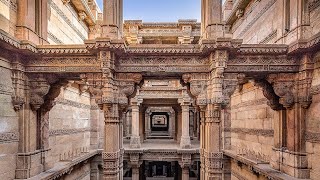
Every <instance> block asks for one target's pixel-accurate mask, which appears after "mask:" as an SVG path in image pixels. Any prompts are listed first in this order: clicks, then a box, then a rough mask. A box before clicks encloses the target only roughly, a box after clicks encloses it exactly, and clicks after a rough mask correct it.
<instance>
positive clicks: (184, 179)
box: [182, 167, 189, 180]
mask: <svg viewBox="0 0 320 180" xmlns="http://www.w3.org/2000/svg"><path fill="white" fill-rule="evenodd" d="M182 180H189V167H183V168H182Z"/></svg>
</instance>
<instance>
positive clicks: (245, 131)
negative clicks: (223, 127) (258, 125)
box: [230, 128, 274, 137]
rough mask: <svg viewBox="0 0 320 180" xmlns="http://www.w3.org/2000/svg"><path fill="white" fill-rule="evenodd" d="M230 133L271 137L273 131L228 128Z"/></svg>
mask: <svg viewBox="0 0 320 180" xmlns="http://www.w3.org/2000/svg"><path fill="white" fill-rule="evenodd" d="M230 132H232V133H239V134H248V135H257V136H266V137H273V135H274V130H273V129H247V128H230Z"/></svg>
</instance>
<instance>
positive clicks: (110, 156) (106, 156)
mask: <svg viewBox="0 0 320 180" xmlns="http://www.w3.org/2000/svg"><path fill="white" fill-rule="evenodd" d="M118 158H119V152H102V159H103V160H104V161H106V160H111V161H115V160H117V159H118Z"/></svg>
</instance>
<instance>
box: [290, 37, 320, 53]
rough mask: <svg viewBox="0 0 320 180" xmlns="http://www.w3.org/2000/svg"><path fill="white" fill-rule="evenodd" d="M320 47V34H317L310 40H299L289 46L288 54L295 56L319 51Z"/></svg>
mask: <svg viewBox="0 0 320 180" xmlns="http://www.w3.org/2000/svg"><path fill="white" fill-rule="evenodd" d="M319 47H320V33H317V34H315V35H314V36H312V37H311V38H310V39H309V40H299V41H296V42H294V43H292V44H290V45H289V48H288V53H289V54H295V53H301V52H306V51H310V50H313V49H318V48H319Z"/></svg>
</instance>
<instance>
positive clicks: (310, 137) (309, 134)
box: [305, 131, 320, 143]
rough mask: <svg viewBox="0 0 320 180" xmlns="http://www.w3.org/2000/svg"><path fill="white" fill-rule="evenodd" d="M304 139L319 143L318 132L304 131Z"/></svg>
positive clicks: (319, 136)
mask: <svg viewBox="0 0 320 180" xmlns="http://www.w3.org/2000/svg"><path fill="white" fill-rule="evenodd" d="M305 138H306V141H309V142H314V143H320V133H314V132H308V131H307V132H306V133H305Z"/></svg>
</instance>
